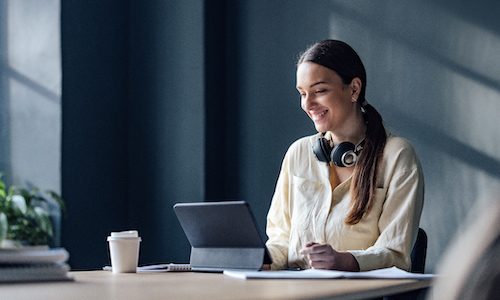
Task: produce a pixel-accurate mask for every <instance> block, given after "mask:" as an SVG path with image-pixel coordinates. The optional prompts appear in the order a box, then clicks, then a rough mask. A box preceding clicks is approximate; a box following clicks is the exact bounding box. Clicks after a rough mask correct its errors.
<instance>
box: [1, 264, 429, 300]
mask: <svg viewBox="0 0 500 300" xmlns="http://www.w3.org/2000/svg"><path fill="white" fill-rule="evenodd" d="M71 274H72V275H73V276H74V277H75V281H74V282H48V283H15V284H0V298H1V299H2V300H10V299H13V300H25V299H26V300H28V299H29V300H33V299H37V300H44V299H47V300H59V299H64V300H66V299H71V300H78V299H116V300H126V299H141V300H142V299H147V300H154V299H182V300H188V299H231V300H239V299H325V298H328V299H343V300H345V299H365V298H374V297H380V296H384V295H391V294H397V293H403V292H408V291H412V290H416V289H420V288H425V287H429V286H430V285H431V281H430V280H371V279H370V280H360V279H355V280H354V279H333V280H332V279H320V280H298V279H293V280H280V279H271V280H260V279H256V280H241V279H235V278H230V277H227V276H224V275H222V274H220V273H193V272H185V273H183V272H168V273H139V274H112V273H111V272H108V271H82V272H71Z"/></svg>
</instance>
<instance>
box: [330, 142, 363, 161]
mask: <svg viewBox="0 0 500 300" xmlns="http://www.w3.org/2000/svg"><path fill="white" fill-rule="evenodd" d="M355 150H356V146H355V145H354V144H353V143H349V142H342V143H340V144H338V145H337V146H335V148H333V150H332V152H331V157H330V159H331V161H332V162H333V163H334V164H335V165H336V166H338V167H350V166H352V165H354V163H355V162H356V158H357V155H356V153H355Z"/></svg>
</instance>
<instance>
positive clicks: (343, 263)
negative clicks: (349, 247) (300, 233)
mask: <svg viewBox="0 0 500 300" xmlns="http://www.w3.org/2000/svg"><path fill="white" fill-rule="evenodd" d="M299 253H300V254H302V255H304V256H306V257H307V259H308V260H309V266H310V267H311V268H313V269H325V270H341V271H359V265H358V262H357V261H356V259H355V258H354V256H353V255H352V254H351V253H349V252H340V251H336V250H334V249H333V247H332V246H331V245H330V244H323V243H315V242H311V243H307V244H306V245H305V247H304V248H302V249H301V250H300V252H299Z"/></svg>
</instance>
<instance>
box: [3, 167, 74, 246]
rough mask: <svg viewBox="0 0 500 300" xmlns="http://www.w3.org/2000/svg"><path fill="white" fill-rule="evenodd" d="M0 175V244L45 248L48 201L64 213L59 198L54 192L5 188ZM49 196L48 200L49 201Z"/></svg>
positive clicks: (49, 226)
mask: <svg viewBox="0 0 500 300" xmlns="http://www.w3.org/2000/svg"><path fill="white" fill-rule="evenodd" d="M3 175H4V173H1V172H0V244H1V242H2V241H3V240H5V239H8V240H13V241H18V242H21V243H22V244H24V245H47V244H48V242H49V241H50V239H51V238H52V237H53V236H54V225H53V224H52V219H51V216H50V214H49V211H48V210H47V205H48V204H49V203H50V200H49V199H50V198H51V199H53V200H54V201H55V203H56V204H57V205H58V206H59V207H60V208H61V210H62V211H63V212H65V205H64V201H63V200H62V198H61V197H60V196H59V195H58V194H57V193H56V192H54V191H51V190H44V191H41V190H40V189H39V188H36V187H35V188H33V189H31V190H28V189H26V188H23V187H19V186H11V187H10V188H9V189H7V187H6V185H5V182H4V181H3V180H2V177H3ZM49 197H50V198H49Z"/></svg>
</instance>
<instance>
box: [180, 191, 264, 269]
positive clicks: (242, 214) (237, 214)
mask: <svg viewBox="0 0 500 300" xmlns="http://www.w3.org/2000/svg"><path fill="white" fill-rule="evenodd" d="M174 211H175V214H176V216H177V218H178V220H179V222H180V224H181V226H182V229H183V230H184V233H185V234H186V237H187V239H188V241H189V243H190V244H191V255H190V265H191V269H192V270H193V271H215V272H222V271H224V270H259V269H260V268H261V267H262V265H263V264H269V263H271V262H272V260H271V256H270V255H269V252H268V251H267V248H266V246H265V242H264V239H263V237H262V236H261V234H260V231H259V228H258V225H257V222H256V220H255V217H254V215H253V213H252V210H251V208H250V205H248V203H246V202H245V201H220V202H192V203H177V204H175V205H174Z"/></svg>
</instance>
